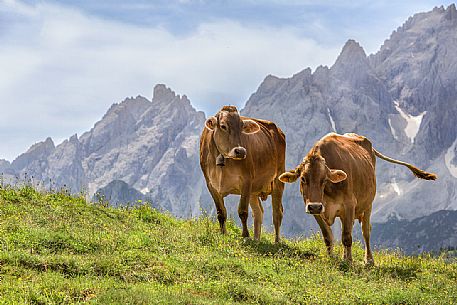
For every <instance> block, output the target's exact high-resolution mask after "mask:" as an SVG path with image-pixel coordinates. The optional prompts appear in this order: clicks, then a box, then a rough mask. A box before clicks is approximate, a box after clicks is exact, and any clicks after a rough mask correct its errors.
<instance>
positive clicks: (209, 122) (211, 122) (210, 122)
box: [205, 116, 217, 130]
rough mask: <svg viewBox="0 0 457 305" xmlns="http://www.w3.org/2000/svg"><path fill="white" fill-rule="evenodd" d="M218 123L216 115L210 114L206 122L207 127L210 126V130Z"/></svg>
mask: <svg viewBox="0 0 457 305" xmlns="http://www.w3.org/2000/svg"><path fill="white" fill-rule="evenodd" d="M216 124H217V119H216V117H214V116H210V117H209V118H208V119H207V120H206V122H205V127H206V128H208V129H209V130H214V128H216Z"/></svg>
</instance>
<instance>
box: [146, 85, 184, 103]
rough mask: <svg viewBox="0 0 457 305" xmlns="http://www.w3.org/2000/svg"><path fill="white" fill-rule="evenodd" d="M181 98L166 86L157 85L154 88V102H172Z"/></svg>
mask: <svg viewBox="0 0 457 305" xmlns="http://www.w3.org/2000/svg"><path fill="white" fill-rule="evenodd" d="M176 97H179V95H176V93H175V92H174V91H173V90H171V89H170V88H168V87H167V86H166V85H165V84H157V85H155V86H154V90H153V94H152V101H153V102H154V101H164V102H170V101H172V100H173V99H174V98H176Z"/></svg>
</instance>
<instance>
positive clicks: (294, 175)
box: [278, 170, 300, 183]
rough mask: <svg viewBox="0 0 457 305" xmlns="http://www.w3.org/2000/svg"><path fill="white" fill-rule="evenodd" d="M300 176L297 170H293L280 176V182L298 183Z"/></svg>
mask: <svg viewBox="0 0 457 305" xmlns="http://www.w3.org/2000/svg"><path fill="white" fill-rule="evenodd" d="M299 176H300V173H299V172H298V171H296V170H291V171H288V172H285V173H282V174H281V176H279V178H278V179H279V181H281V182H283V183H293V182H295V181H297V179H298V177H299Z"/></svg>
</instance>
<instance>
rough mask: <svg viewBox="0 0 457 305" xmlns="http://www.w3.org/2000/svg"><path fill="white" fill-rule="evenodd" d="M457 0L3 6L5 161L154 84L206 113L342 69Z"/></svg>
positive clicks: (8, 1) (185, 0) (7, 1)
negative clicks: (349, 54)
mask: <svg viewBox="0 0 457 305" xmlns="http://www.w3.org/2000/svg"><path fill="white" fill-rule="evenodd" d="M450 3H451V1H444V2H439V1H425V0H418V1H412V0H407V1H362V0H360V1H359V0H353V1H298V0H292V1H279V0H266V1H257V0H246V1H205V0H196V1H193V0H181V1H173V0H170V1H114V0H110V1H93V0H86V1H29V0H28V1H16V0H0V107H1V109H2V111H1V112H0V141H1V143H2V145H1V146H0V159H1V158H5V159H8V160H12V159H14V158H15V157H16V156H17V155H18V154H20V153H21V152H24V151H25V150H26V149H27V148H28V147H29V146H30V145H31V144H33V143H35V142H38V141H42V140H44V139H45V138H46V137H48V136H51V137H52V138H53V139H54V140H55V142H56V144H57V143H59V142H61V141H62V140H63V139H65V138H68V137H69V136H71V135H72V134H74V133H78V134H81V133H82V132H84V131H87V130H89V129H90V128H91V127H92V125H93V124H94V123H95V122H96V121H97V120H99V119H100V118H101V117H102V115H103V114H104V113H105V112H106V110H107V109H108V108H109V106H110V105H111V104H112V103H115V102H120V101H122V100H123V99H124V98H126V97H129V96H136V95H139V94H140V95H144V96H145V97H147V98H151V93H152V88H153V86H154V85H155V84H156V83H165V84H167V85H168V86H169V87H171V88H172V89H173V90H174V91H176V92H177V93H178V94H186V95H187V96H188V97H189V98H190V100H191V102H192V104H193V105H194V107H195V108H197V109H198V110H203V111H205V112H206V113H207V114H209V113H214V112H215V111H216V110H217V109H218V108H219V107H220V106H221V105H224V104H235V105H238V106H240V107H242V106H243V105H244V103H245V102H246V100H247V99H248V98H249V96H250V94H252V93H253V92H254V91H255V90H256V89H257V87H258V86H259V84H260V82H261V81H262V80H263V78H264V77H265V76H266V75H268V74H273V75H277V76H280V77H290V76H291V75H293V74H294V73H297V72H299V71H301V70H303V69H305V68H306V67H311V68H312V69H315V68H316V67H317V66H318V65H320V64H323V65H332V64H333V62H334V61H335V59H336V57H337V55H338V54H339V52H340V50H341V47H342V46H343V44H344V43H345V42H346V41H347V40H348V39H355V40H356V41H358V42H359V43H360V44H361V45H362V46H363V47H364V48H365V51H366V52H367V54H369V53H373V52H376V51H377V50H378V49H379V47H380V45H381V44H382V42H383V41H384V40H385V39H386V38H388V37H389V35H390V33H391V32H392V31H393V30H394V29H396V28H397V27H398V26H400V25H401V24H402V23H403V22H404V21H405V20H406V19H407V18H408V17H409V16H411V15H413V14H414V13H417V12H423V11H429V10H431V9H432V8H433V7H434V6H440V5H444V6H447V5H449V4H450Z"/></svg>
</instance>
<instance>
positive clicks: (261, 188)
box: [209, 167, 275, 197]
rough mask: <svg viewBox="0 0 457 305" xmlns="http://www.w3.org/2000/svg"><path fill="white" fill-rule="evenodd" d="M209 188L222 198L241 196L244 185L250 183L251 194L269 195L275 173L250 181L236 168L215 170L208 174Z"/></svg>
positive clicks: (265, 174)
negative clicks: (232, 195)
mask: <svg viewBox="0 0 457 305" xmlns="http://www.w3.org/2000/svg"><path fill="white" fill-rule="evenodd" d="M209 177H210V183H211V186H212V187H213V188H214V189H215V190H216V191H217V192H218V193H219V194H221V195H222V196H223V197H225V196H227V195H229V194H234V195H241V190H242V189H243V185H244V184H245V183H251V194H254V195H260V194H267V195H269V194H271V189H272V185H271V184H272V181H273V179H274V178H275V173H274V172H271V173H264V174H263V175H262V176H257V177H254V179H252V180H250V181H246V180H247V179H249V178H247V177H246V176H245V175H243V174H242V171H241V170H239V169H238V168H228V167H223V168H220V167H218V168H215V169H214V170H212V171H211V172H210V173H209Z"/></svg>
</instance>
